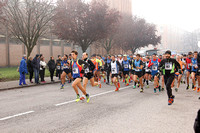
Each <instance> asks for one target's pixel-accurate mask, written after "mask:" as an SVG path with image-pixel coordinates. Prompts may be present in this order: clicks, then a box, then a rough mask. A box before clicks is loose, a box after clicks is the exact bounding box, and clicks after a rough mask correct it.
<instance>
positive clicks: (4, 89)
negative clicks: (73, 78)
mask: <svg viewBox="0 0 200 133" xmlns="http://www.w3.org/2000/svg"><path fill="white" fill-rule="evenodd" d="M60 82H61V81H55V82H53V83H52V82H48V83H40V84H33V85H27V86H16V87H10V88H3V89H0V91H6V90H14V89H23V88H29V87H34V86H42V85H48V84H55V83H60Z"/></svg>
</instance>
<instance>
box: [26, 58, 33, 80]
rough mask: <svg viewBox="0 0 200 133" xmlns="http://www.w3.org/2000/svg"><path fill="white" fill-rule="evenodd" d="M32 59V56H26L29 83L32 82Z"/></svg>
mask: <svg viewBox="0 0 200 133" xmlns="http://www.w3.org/2000/svg"><path fill="white" fill-rule="evenodd" d="M32 60H33V58H32V57H29V58H28V62H27V67H28V72H29V80H30V83H33V81H32V79H33V65H32Z"/></svg>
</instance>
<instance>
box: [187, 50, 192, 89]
mask: <svg viewBox="0 0 200 133" xmlns="http://www.w3.org/2000/svg"><path fill="white" fill-rule="evenodd" d="M191 63H192V52H189V53H188V58H186V71H187V72H186V78H187V88H186V90H188V89H189V88H190V85H189V77H190V74H191Z"/></svg>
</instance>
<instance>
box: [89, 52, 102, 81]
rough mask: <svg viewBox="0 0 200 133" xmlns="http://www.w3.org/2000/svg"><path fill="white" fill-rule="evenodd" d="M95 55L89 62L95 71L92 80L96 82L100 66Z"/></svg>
mask: <svg viewBox="0 0 200 133" xmlns="http://www.w3.org/2000/svg"><path fill="white" fill-rule="evenodd" d="M96 57H97V56H96V54H94V55H92V56H91V61H92V62H93V64H94V65H95V70H94V80H95V81H97V82H98V80H99V79H98V76H99V75H98V72H99V65H100V64H101V61H100V60H99V59H97V58H96Z"/></svg>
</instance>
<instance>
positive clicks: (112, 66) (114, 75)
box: [108, 55, 122, 91]
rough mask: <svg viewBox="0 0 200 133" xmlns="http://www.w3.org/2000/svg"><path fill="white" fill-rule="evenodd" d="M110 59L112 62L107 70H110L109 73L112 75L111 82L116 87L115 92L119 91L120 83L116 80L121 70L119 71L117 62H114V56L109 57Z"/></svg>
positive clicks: (119, 66) (119, 67)
mask: <svg viewBox="0 0 200 133" xmlns="http://www.w3.org/2000/svg"><path fill="white" fill-rule="evenodd" d="M111 59H112V61H111V63H110V65H109V68H108V69H109V70H110V72H111V74H112V75H111V80H112V82H113V83H114V85H115V87H116V89H115V91H119V88H120V83H119V81H117V78H118V76H119V72H120V71H121V70H122V69H121V65H120V63H119V61H116V60H115V56H114V55H112V56H111Z"/></svg>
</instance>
